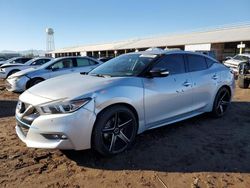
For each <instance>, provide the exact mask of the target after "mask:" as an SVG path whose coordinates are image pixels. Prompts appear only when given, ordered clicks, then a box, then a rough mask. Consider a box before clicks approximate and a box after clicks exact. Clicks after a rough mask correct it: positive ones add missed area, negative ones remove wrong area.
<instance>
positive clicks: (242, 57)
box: [233, 55, 249, 61]
mask: <svg viewBox="0 0 250 188" xmlns="http://www.w3.org/2000/svg"><path fill="white" fill-rule="evenodd" d="M233 59H235V60H240V61H248V60H249V57H247V56H242V55H236V56H234V57H233Z"/></svg>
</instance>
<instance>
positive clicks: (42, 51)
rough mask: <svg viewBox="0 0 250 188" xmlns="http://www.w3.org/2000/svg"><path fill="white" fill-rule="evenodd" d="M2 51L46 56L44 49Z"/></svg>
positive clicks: (4, 51) (3, 51)
mask: <svg viewBox="0 0 250 188" xmlns="http://www.w3.org/2000/svg"><path fill="white" fill-rule="evenodd" d="M0 53H19V54H21V55H24V56H25V55H29V54H33V55H34V56H44V55H45V53H46V51H44V50H23V51H12V50H2V51H0Z"/></svg>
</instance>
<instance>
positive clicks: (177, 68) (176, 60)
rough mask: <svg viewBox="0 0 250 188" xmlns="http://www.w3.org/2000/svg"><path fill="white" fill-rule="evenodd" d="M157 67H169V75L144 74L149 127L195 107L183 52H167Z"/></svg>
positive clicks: (178, 117) (146, 115)
mask: <svg viewBox="0 0 250 188" xmlns="http://www.w3.org/2000/svg"><path fill="white" fill-rule="evenodd" d="M154 67H156V68H164V69H167V70H168V71H169V75H168V76H167V77H155V78H144V87H145V97H144V105H145V117H146V124H147V126H148V127H155V126H160V125H162V124H164V123H168V122H171V121H174V120H175V119H180V118H182V117H185V116H186V115H187V113H189V112H190V111H192V110H193V109H192V99H193V96H192V80H191V77H190V74H189V73H188V72H186V67H185V61H184V55H183V54H180V53H178V54H171V55H166V56H165V57H164V58H163V59H161V60H160V61H159V62H158V63H157V64H156V65H155V66H154Z"/></svg>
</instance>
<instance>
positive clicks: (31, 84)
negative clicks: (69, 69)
mask: <svg viewBox="0 0 250 188" xmlns="http://www.w3.org/2000/svg"><path fill="white" fill-rule="evenodd" d="M42 81H43V79H41V78H34V79H32V80H30V82H29V83H28V84H27V89H29V88H31V87H32V86H34V85H36V84H38V83H40V82H42Z"/></svg>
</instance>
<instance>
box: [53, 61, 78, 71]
mask: <svg viewBox="0 0 250 188" xmlns="http://www.w3.org/2000/svg"><path fill="white" fill-rule="evenodd" d="M72 67H73V61H72V59H63V60H60V61H58V62H56V63H54V64H53V65H52V66H51V67H50V68H51V69H67V68H72Z"/></svg>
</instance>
